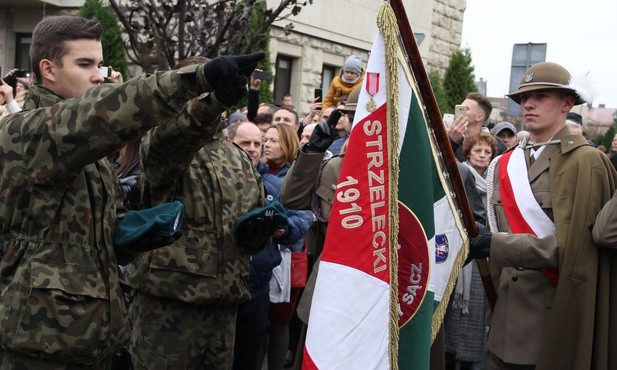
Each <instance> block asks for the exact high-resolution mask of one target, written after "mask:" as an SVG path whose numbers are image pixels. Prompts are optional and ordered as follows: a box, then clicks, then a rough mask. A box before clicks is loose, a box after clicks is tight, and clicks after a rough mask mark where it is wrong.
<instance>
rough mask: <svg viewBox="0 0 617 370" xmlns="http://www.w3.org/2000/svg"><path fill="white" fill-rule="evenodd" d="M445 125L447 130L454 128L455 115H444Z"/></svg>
mask: <svg viewBox="0 0 617 370" xmlns="http://www.w3.org/2000/svg"><path fill="white" fill-rule="evenodd" d="M442 121H443V125H444V126H446V128H448V127H450V126H452V124H453V123H454V114H452V113H446V114H444V115H443V119H442Z"/></svg>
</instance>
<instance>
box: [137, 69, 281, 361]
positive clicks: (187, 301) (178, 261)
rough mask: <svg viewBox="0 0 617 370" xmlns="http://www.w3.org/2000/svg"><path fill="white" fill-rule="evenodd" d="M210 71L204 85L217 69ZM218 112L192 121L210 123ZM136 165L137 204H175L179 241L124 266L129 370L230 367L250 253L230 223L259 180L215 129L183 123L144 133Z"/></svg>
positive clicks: (256, 195) (255, 201) (259, 201)
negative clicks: (180, 212)
mask: <svg viewBox="0 0 617 370" xmlns="http://www.w3.org/2000/svg"><path fill="white" fill-rule="evenodd" d="M194 62H195V61H194V58H192V61H183V62H181V63H194ZM207 65H209V64H207ZM215 72H216V73H214V75H213V76H210V75H209V74H207V75H206V77H207V79H208V80H210V79H211V78H213V79H214V78H215V76H217V75H219V74H221V73H223V72H224V71H215ZM192 104H193V102H191V106H192ZM221 111H222V109H221V110H219V111H211V112H210V111H208V112H205V113H206V114H203V115H201V116H199V117H197V118H198V121H197V122H200V123H201V122H203V123H207V122H212V121H213V120H215V119H216V118H217V117H218V116H219V114H220V113H221ZM142 164H143V172H142V176H143V177H142V181H143V182H142V184H143V188H144V196H143V200H144V204H146V205H147V206H149V205H150V204H157V203H161V202H166V201H170V200H180V201H181V202H182V203H183V204H184V205H185V210H184V215H185V216H184V222H183V233H184V236H183V237H182V238H181V239H180V240H178V241H177V242H176V243H175V244H174V245H171V246H168V247H165V248H160V249H158V250H156V251H153V252H149V253H144V254H143V255H141V256H140V257H139V258H138V259H136V260H135V261H134V262H133V263H131V264H129V265H128V266H127V267H128V276H129V283H130V285H132V286H133V287H134V288H135V292H136V294H135V297H134V300H133V302H132V305H131V310H130V314H131V323H132V335H131V344H130V346H129V351H130V353H131V358H132V362H133V366H134V367H135V368H136V369H147V370H151V369H231V367H232V360H233V348H234V338H235V326H236V310H237V305H238V303H240V302H242V301H246V300H248V299H249V298H250V295H249V290H248V285H247V284H248V274H249V270H248V267H249V266H248V261H247V258H246V254H247V253H250V254H253V253H254V251H248V250H246V249H244V248H241V247H240V246H239V245H238V244H237V243H236V241H235V239H234V238H233V235H232V230H233V223H234V221H236V220H237V219H238V218H239V217H241V216H242V215H244V214H245V213H247V212H249V211H251V210H253V209H255V208H258V207H261V206H263V203H264V193H263V192H264V190H263V185H262V183H261V178H260V177H259V175H258V173H257V171H256V170H255V168H254V166H253V165H252V163H251V160H250V158H249V157H248V156H247V155H246V153H244V152H243V151H242V149H240V148H239V147H237V146H236V145H234V144H232V143H230V142H228V141H226V140H224V137H223V135H222V127H221V126H216V127H212V126H209V125H207V124H203V125H202V124H198V123H194V124H192V125H185V124H184V122H183V121H182V120H177V121H172V122H169V123H166V124H164V125H161V126H159V127H157V128H155V129H153V130H152V131H150V132H149V134H148V136H146V137H145V138H144V140H143V143H142ZM268 236H271V235H268Z"/></svg>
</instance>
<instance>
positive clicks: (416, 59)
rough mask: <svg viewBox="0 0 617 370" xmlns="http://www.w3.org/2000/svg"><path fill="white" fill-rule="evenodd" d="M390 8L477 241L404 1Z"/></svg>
mask: <svg viewBox="0 0 617 370" xmlns="http://www.w3.org/2000/svg"><path fill="white" fill-rule="evenodd" d="M390 6H391V7H392V9H393V10H394V14H395V15H396V19H397V21H398V24H399V27H400V34H401V39H402V43H403V48H404V49H405V52H406V53H407V57H408V58H409V59H408V61H409V64H410V65H411V67H412V68H411V70H412V73H413V75H414V77H415V79H416V81H417V86H418V91H419V93H420V96H421V97H422V101H423V102H424V105H425V109H426V113H427V115H428V121H429V122H428V123H429V125H430V127H431V128H432V129H433V132H434V135H435V138H436V141H437V145H438V147H439V151H440V152H441V155H442V158H443V161H444V165H445V167H446V169H447V170H448V173H449V174H450V182H451V183H452V190H453V191H454V194H455V200H456V201H457V203H458V205H459V210H460V212H461V218H462V221H463V224H464V225H465V229H467V234H468V235H469V236H470V237H474V236H476V235H478V227H477V226H476V221H475V219H474V216H473V213H472V211H471V206H470V205H469V201H468V199H467V195H466V194H465V187H464V185H463V181H462V180H461V175H460V173H459V171H458V166H457V164H456V163H457V162H456V157H455V156H454V151H453V150H452V146H451V145H450V138H449V137H448V133H447V132H446V129H445V126H444V124H443V122H442V119H441V112H440V111H439V106H438V105H437V101H436V100H435V95H434V94H433V89H432V87H431V83H430V80H429V78H428V74H427V73H426V70H425V69H424V62H423V61H422V57H421V56H420V51H419V49H418V45H417V44H416V39H415V36H414V34H413V31H412V29H411V25H410V24H409V20H408V19H407V14H406V13H405V7H404V6H403V1H402V0H390ZM476 263H477V265H478V270H479V271H480V275H481V276H482V284H483V285H484V291H485V292H486V297H487V299H488V301H489V305H490V306H491V310H492V309H493V308H494V307H495V301H496V300H497V292H496V291H495V287H494V285H493V279H492V277H491V273H490V270H489V267H488V261H487V260H486V259H477V260H476Z"/></svg>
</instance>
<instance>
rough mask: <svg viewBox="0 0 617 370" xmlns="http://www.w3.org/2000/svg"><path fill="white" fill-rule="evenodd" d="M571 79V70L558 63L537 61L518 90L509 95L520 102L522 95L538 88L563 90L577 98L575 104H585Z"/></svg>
mask: <svg viewBox="0 0 617 370" xmlns="http://www.w3.org/2000/svg"><path fill="white" fill-rule="evenodd" d="M571 79H572V76H571V75H570V72H568V71H567V70H566V69H565V68H563V67H562V66H560V65H559V64H557V63H551V62H540V63H536V64H534V65H532V66H531V67H529V68H528V69H527V71H525V73H524V74H523V77H522V78H521V82H520V84H519V86H518V90H516V91H515V92H513V93H510V94H508V97H509V98H510V99H512V100H514V101H515V102H517V103H518V104H520V103H521V95H522V94H524V93H527V92H531V91H537V90H562V91H565V92H567V93H569V94H570V95H572V96H573V97H574V98H575V99H576V102H575V103H574V104H575V105H579V104H584V103H585V99H583V98H582V97H581V96H580V94H579V92H578V91H576V89H575V88H574V87H572V86H571V85H570V82H571Z"/></svg>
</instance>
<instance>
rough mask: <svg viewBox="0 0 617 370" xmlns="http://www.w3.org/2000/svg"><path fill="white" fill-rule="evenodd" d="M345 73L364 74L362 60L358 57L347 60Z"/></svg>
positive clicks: (344, 67)
mask: <svg viewBox="0 0 617 370" xmlns="http://www.w3.org/2000/svg"><path fill="white" fill-rule="evenodd" d="M343 72H354V73H357V74H358V75H361V74H362V58H361V57H360V56H358V55H351V56H349V57H348V58H347V59H346V60H345V64H344V65H343Z"/></svg>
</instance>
